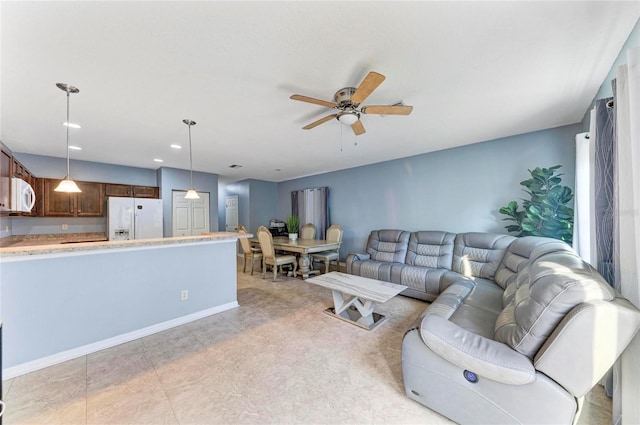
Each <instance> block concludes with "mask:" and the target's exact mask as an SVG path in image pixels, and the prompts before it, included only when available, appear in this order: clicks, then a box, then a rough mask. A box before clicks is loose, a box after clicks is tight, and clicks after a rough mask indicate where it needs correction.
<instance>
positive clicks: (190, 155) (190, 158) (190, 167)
mask: <svg viewBox="0 0 640 425" xmlns="http://www.w3.org/2000/svg"><path fill="white" fill-rule="evenodd" d="M189 169H190V170H191V178H190V182H191V189H193V153H192V151H191V124H189Z"/></svg>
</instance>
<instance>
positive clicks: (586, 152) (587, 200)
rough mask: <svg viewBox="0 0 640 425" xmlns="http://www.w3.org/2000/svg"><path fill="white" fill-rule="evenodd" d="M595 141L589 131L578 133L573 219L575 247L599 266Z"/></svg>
mask: <svg viewBox="0 0 640 425" xmlns="http://www.w3.org/2000/svg"><path fill="white" fill-rule="evenodd" d="M594 162H595V143H594V141H593V139H592V138H591V137H590V136H589V133H580V134H576V179H575V181H576V183H575V186H576V187H575V192H574V193H575V208H574V209H573V210H574V214H575V217H574V220H573V248H574V249H575V250H576V252H577V253H578V255H580V257H582V259H583V260H584V261H586V262H587V263H589V264H591V265H592V266H594V267H597V258H596V255H595V220H592V219H591V217H593V216H594V214H595V211H594V210H595V208H594V206H595V204H594V203H593V200H594V197H595V193H594V186H593V183H594V181H593V168H594Z"/></svg>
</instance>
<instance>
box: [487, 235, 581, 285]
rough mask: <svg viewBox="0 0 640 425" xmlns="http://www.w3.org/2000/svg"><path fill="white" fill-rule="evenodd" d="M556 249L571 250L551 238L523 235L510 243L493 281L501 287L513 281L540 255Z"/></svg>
mask: <svg viewBox="0 0 640 425" xmlns="http://www.w3.org/2000/svg"><path fill="white" fill-rule="evenodd" d="M557 251H571V247H570V246H569V245H567V244H566V243H564V242H562V241H560V240H558V239H552V238H542V237H537V236H524V237H522V238H517V239H516V240H514V241H513V242H512V243H511V244H510V245H509V248H508V249H507V251H506V252H505V254H504V257H503V258H502V262H501V263H500V266H498V270H497V271H496V275H495V281H496V283H497V284H498V285H500V286H501V287H502V288H503V289H506V288H507V286H509V284H510V283H511V282H514V281H515V279H516V277H517V275H518V273H519V272H520V271H521V270H522V269H523V268H524V267H525V266H527V265H528V264H529V263H531V261H533V260H535V259H536V258H538V257H540V256H541V255H544V254H548V253H550V252H557Z"/></svg>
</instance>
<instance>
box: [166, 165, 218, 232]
mask: <svg viewBox="0 0 640 425" xmlns="http://www.w3.org/2000/svg"><path fill="white" fill-rule="evenodd" d="M157 175H158V186H160V197H161V198H162V213H163V221H164V225H163V227H164V237H170V236H171V217H172V212H171V203H172V199H173V198H172V196H171V192H173V191H174V190H181V191H185V192H186V191H187V190H189V186H190V185H191V183H190V179H191V177H190V172H189V170H182V169H179V168H170V167H161V168H159V169H158V172H157ZM193 187H194V188H195V189H196V191H198V192H208V193H209V230H210V231H211V232H217V231H218V175H217V174H210V173H201V172H199V171H194V172H193Z"/></svg>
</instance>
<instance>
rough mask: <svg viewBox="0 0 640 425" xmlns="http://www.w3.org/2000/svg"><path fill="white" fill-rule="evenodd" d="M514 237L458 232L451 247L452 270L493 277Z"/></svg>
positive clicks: (465, 273)
mask: <svg viewBox="0 0 640 425" xmlns="http://www.w3.org/2000/svg"><path fill="white" fill-rule="evenodd" d="M515 239H516V238H515V237H514V236H509V235H500V234H494V233H476V232H472V233H459V234H458V235H457V236H456V239H455V243H454V248H453V267H452V270H453V271H454V272H457V273H460V274H462V275H464V276H475V277H481V278H484V279H493V277H494V275H495V273H496V270H497V269H498V266H499V265H500V263H501V261H502V257H504V254H505V252H506V250H507V248H508V247H509V244H511V243H512V242H513V241H514V240H515Z"/></svg>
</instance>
